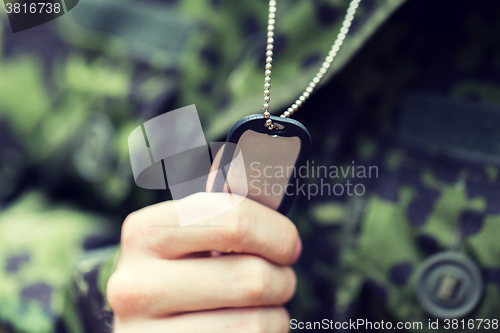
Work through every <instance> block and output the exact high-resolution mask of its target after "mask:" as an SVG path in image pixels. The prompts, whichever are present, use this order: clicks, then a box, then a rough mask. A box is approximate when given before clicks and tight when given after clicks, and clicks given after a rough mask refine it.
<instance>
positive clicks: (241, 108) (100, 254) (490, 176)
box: [0, 0, 500, 333]
mask: <svg viewBox="0 0 500 333" xmlns="http://www.w3.org/2000/svg"><path fill="white" fill-rule="evenodd" d="M403 2H404V1H402V0H362V2H361V5H360V8H359V10H358V13H357V15H356V18H355V20H354V23H353V26H352V28H351V31H350V34H349V36H348V38H347V40H346V42H345V45H344V46H343V47H342V49H341V51H340V52H339V55H338V58H337V59H336V60H335V61H334V63H333V64H332V67H331V69H330V72H329V74H328V79H327V80H325V81H324V84H323V85H322V87H321V89H319V91H318V92H316V93H315V94H314V96H313V97H311V98H310V100H309V101H308V102H307V103H306V104H305V105H304V106H303V107H302V108H301V110H300V112H298V113H297V114H296V115H297V116H296V117H295V118H296V119H297V120H299V121H301V122H302V123H303V124H304V125H306V127H307V128H308V129H309V130H310V132H311V134H312V137H313V150H312V154H311V156H310V160H314V161H315V163H316V164H317V165H339V166H340V165H351V164H352V163H353V162H352V161H354V163H355V164H356V165H365V166H370V165H375V166H377V167H378V170H379V173H378V178H371V179H362V180H358V179H356V180H354V181H355V182H363V184H364V185H365V186H366V188H367V189H368V191H367V193H366V194H365V195H363V196H361V197H356V196H353V197H349V196H341V197H338V196H317V197H315V198H313V200H306V198H303V197H299V198H297V199H296V201H295V204H294V207H293V209H292V211H291V212H290V214H289V216H290V218H291V219H292V220H293V221H294V222H295V223H296V224H297V226H298V228H299V231H300V234H301V237H302V240H303V244H304V251H303V255H302V257H301V259H300V260H299V262H298V263H297V264H296V265H295V268H296V270H297V274H298V278H299V284H298V290H297V294H296V296H295V298H294V299H293V300H292V302H291V303H290V304H289V309H290V313H291V317H292V318H297V319H299V320H301V321H306V320H308V321H312V320H322V319H323V318H330V319H335V320H348V319H349V318H365V319H370V320H373V321H375V320H382V319H383V320H391V321H394V322H396V321H422V322H424V323H427V320H428V318H431V317H430V316H429V315H428V314H426V313H425V312H424V310H423V309H422V308H421V307H420V305H419V304H418V302H417V301H416V297H415V285H416V278H417V271H418V267H419V266H420V265H421V263H422V262H423V261H424V260H425V259H426V258H428V257H430V256H431V255H432V254H435V253H438V252H440V251H446V250H449V249H455V250H460V251H462V252H463V253H466V254H467V255H468V256H469V257H470V258H472V259H473V260H474V261H475V262H476V263H477V264H478V265H479V266H480V268H481V272H482V275H483V277H484V280H485V290H484V295H483V298H482V300H481V303H480V305H479V306H478V307H477V308H476V309H475V310H474V311H473V312H472V313H470V314H469V315H468V316H467V317H466V319H468V318H483V319H484V318H499V317H500V314H499V309H500V298H499V296H500V294H499V292H500V290H499V287H500V285H499V284H500V245H499V242H498V234H499V231H500V230H499V226H498V225H499V223H500V200H499V198H500V197H499V196H498V194H499V193H498V192H499V189H500V187H499V175H498V156H500V152H498V151H497V150H496V148H495V147H496V146H495V142H496V141H495V140H494V139H495V129H496V127H495V126H493V125H495V124H496V122H497V118H498V114H499V112H500V108H499V107H500V105H499V104H500V75H499V74H500V44H499V42H498V35H499V33H500V4H498V3H497V2H495V1H493V0H491V1H486V0H479V1H474V2H472V1H460V2H458V1H452V0H443V1H439V2H436V1H430V0H420V1H417V0H408V1H406V2H405V3H404V4H403ZM347 5H348V1H345V0H342V1H340V0H328V1H321V0H314V1H307V0H302V1H300V0H282V1H278V12H277V24H276V36H275V50H274V51H275V53H274V54H275V63H274V66H273V82H272V84H273V89H272V95H271V99H272V107H273V108H274V109H272V111H273V113H276V114H278V113H279V112H280V111H282V110H283V109H284V108H286V107H287V106H288V104H290V103H291V102H292V101H293V100H294V99H295V98H296V96H298V94H299V93H300V92H302V90H303V89H304V87H305V86H306V84H307V83H308V82H309V80H310V79H311V77H312V76H313V75H314V73H315V72H316V71H317V69H318V66H319V65H320V64H321V61H322V58H323V57H324V56H325V55H326V53H327V51H328V49H329V48H330V47H331V43H332V42H333V40H334V38H335V36H336V35H337V33H338V30H339V28H340V23H341V21H342V18H343V16H344V14H345V9H346V8H347ZM266 11H267V2H266V1H261V0H259V1H234V0H233V1H231V0H226V1H223V0H211V1H201V0H185V1H175V0H169V1H153V0H150V1H141V2H139V1H107V2H101V1H97V0H86V1H81V2H80V3H79V4H78V5H77V6H76V7H75V8H74V9H73V10H72V11H71V12H70V13H68V14H66V15H64V16H63V17H61V18H59V19H57V20H55V21H53V22H50V23H48V24H45V25H42V26H39V27H36V28H33V29H30V30H26V31H24V32H19V33H16V34H13V33H12V31H11V30H10V27H9V25H8V21H7V17H6V14H5V12H4V11H3V9H2V10H0V29H1V30H0V332H2V333H3V332H106V331H110V327H111V323H112V313H111V312H110V311H109V307H107V306H106V301H105V296H104V295H105V285H106V281H107V278H108V277H109V275H110V274H111V272H112V271H113V265H114V262H115V260H116V258H117V254H118V251H119V247H118V245H117V243H118V240H119V233H120V224H121V222H122V221H123V219H124V218H125V216H126V215H127V214H128V213H130V212H132V211H134V210H136V209H138V208H141V207H143V206H145V205H149V204H152V203H155V202H158V201H161V200H167V199H168V197H169V195H168V191H167V192H165V191H163V192H162V191H150V190H143V189H140V188H138V187H136V186H135V184H134V182H133V177H132V174H131V168H130V161H129V156H128V147H127V137H128V135H129V133H130V132H131V131H132V130H133V129H134V128H135V127H137V126H138V125H140V124H141V123H143V122H144V121H146V120H148V119H151V118H153V117H154V116H157V115H159V114H162V113H164V112H166V111H169V110H173V109H175V108H178V107H182V106H185V105H189V104H196V106H197V109H198V112H199V113H200V115H201V117H202V122H203V125H204V130H205V133H206V139H207V141H215V140H220V139H223V138H224V137H225V133H227V131H228V129H229V128H230V126H231V125H232V124H233V123H234V122H235V121H236V120H238V119H239V118H241V117H242V116H245V115H248V114H251V113H257V112H260V106H261V103H262V102H261V100H262V84H263V68H264V65H263V64H264V53H265V52H264V50H265V24H266V17H267V14H266ZM485 107H486V108H488V109H487V110H484V109H483V108H485ZM458 109H460V110H462V109H463V110H464V111H463V112H462V113H460V114H459V115H461V117H458V116H457V117H453V116H452V117H450V114H451V115H453V114H454V112H455V111H456V110H458ZM426 110H435V111H433V112H426ZM470 113H474V114H475V115H476V116H474V117H475V118H474V117H473V119H479V120H477V121H476V122H469V123H468V126H465V125H464V122H465V123H466V125H467V119H468V118H467V117H465V116H464V115H469V114H470ZM420 114H422V115H425V117H423V116H419V115H420ZM415 115H417V116H415ZM477 115H479V116H477ZM462 116H463V117H462ZM464 117H465V118H464ZM471 117H472V116H471ZM455 118H456V119H455ZM481 119H482V120H481ZM426 121H427V122H428V123H425V122H426ZM429 123H430V124H445V125H447V124H448V123H449V124H450V125H449V127H450V128H451V129H452V130H450V131H449V132H450V133H451V134H450V133H447V132H444V131H443V133H442V134H440V135H435V136H430V135H429V133H427V132H425V131H424V132H419V131H418V128H420V127H424V128H425V127H426V124H429ZM488 124H489V125H490V127H491V126H493V127H492V128H490V127H488V126H486V125H488ZM480 125H481V126H480ZM419 126H420V127H419ZM460 126H462V127H463V128H465V130H466V132H465V134H464V133H458V131H456V130H453V129H457V128H461V127H460ZM464 126H465V127H464ZM485 126H486V127H485ZM445 127H446V126H445ZM484 128H489V131H485V130H484ZM438 134H439V133H438ZM464 140H465V141H464ZM497 153H498V154H497ZM346 180H347V179H343V180H338V179H337V180H335V181H340V182H342V181H346ZM307 181H308V182H318V181H319V179H314V178H312V179H308V180H307ZM457 240H458V241H457ZM424 327H425V326H424Z"/></svg>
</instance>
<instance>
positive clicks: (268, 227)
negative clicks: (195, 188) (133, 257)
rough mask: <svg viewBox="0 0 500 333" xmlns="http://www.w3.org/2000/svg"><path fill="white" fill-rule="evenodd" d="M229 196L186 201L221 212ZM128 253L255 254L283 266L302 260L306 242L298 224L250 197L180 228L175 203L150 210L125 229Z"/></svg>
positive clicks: (131, 220) (127, 223)
mask: <svg viewBox="0 0 500 333" xmlns="http://www.w3.org/2000/svg"><path fill="white" fill-rule="evenodd" d="M225 195H227V194H224V193H197V194H194V195H191V196H189V197H186V198H184V199H182V200H181V201H183V204H184V205H186V206H187V207H193V208H192V209H197V210H202V211H205V210H211V209H216V211H220V210H218V208H217V207H218V205H220V199H221V198H220V196H225ZM122 247H123V251H126V250H127V249H128V248H135V249H140V250H146V251H149V252H150V253H152V254H153V255H155V256H157V257H160V258H163V259H177V258H182V257H185V256H187V255H189V254H190V253H193V252H205V251H211V250H214V251H219V252H224V253H230V252H235V253H249V254H255V255H258V256H261V257H263V258H266V259H268V260H270V261H272V262H274V263H276V264H279V265H288V264H290V263H293V262H294V261H296V260H297V259H298V256H299V254H300V249H301V245H300V239H299V234H298V232H297V228H296V227H295V225H294V224H293V223H292V222H291V221H290V220H289V219H288V218H287V217H285V216H283V215H282V214H280V213H278V212H276V211H274V210H272V209H270V208H268V207H266V206H264V205H262V204H259V203H257V202H255V201H253V200H250V199H246V198H244V199H243V201H242V202H241V203H240V204H238V205H236V206H235V207H233V208H232V209H230V210H228V211H226V212H224V213H222V214H219V215H217V216H216V217H213V218H211V219H208V220H207V221H204V222H202V224H198V225H194V226H192V227H184V228H181V227H179V223H178V221H177V216H176V213H175V207H174V204H173V203H172V202H164V203H160V204H157V205H153V206H149V207H146V208H144V209H142V210H140V211H138V212H135V213H133V214H132V215H130V216H129V217H128V218H127V220H126V221H125V223H124V226H123V230H122Z"/></svg>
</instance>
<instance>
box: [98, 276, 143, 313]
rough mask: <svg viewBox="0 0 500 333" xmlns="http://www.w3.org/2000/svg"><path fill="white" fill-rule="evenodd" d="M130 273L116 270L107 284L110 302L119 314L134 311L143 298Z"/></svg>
mask: <svg viewBox="0 0 500 333" xmlns="http://www.w3.org/2000/svg"><path fill="white" fill-rule="evenodd" d="M128 275H129V274H123V273H122V272H121V270H118V271H115V272H114V273H113V274H112V275H111V277H110V278H109V280H108V283H107V285H106V296H107V299H108V303H109V305H110V307H111V309H112V310H113V312H114V313H115V314H117V315H118V316H122V315H126V314H129V313H133V312H134V311H135V310H134V309H136V308H137V306H138V305H139V302H140V300H141V299H142V297H141V295H140V293H139V289H138V288H137V284H136V283H134V282H133V281H131V279H130V278H129V277H128ZM139 306H140V305H139Z"/></svg>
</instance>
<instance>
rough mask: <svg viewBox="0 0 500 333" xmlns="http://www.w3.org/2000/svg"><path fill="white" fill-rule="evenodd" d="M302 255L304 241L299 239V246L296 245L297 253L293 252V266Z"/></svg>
mask: <svg viewBox="0 0 500 333" xmlns="http://www.w3.org/2000/svg"><path fill="white" fill-rule="evenodd" d="M301 253H302V241H301V240H300V238H299V240H298V242H297V245H295V251H294V252H293V257H292V264H295V263H296V262H297V260H299V257H300V254H301Z"/></svg>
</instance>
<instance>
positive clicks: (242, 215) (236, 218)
mask: <svg viewBox="0 0 500 333" xmlns="http://www.w3.org/2000/svg"><path fill="white" fill-rule="evenodd" d="M241 206H243V205H242V204H239V205H237V206H235V207H233V208H232V209H231V210H230V211H228V212H227V213H226V214H225V221H224V227H223V228H214V229H213V230H214V231H215V232H216V236H215V237H216V238H217V239H216V241H217V242H219V244H221V246H222V249H223V250H224V252H227V253H229V252H236V253H241V252H242V246H241V243H242V241H243V239H244V238H245V235H246V233H247V231H248V223H247V221H248V220H247V212H246V209H245V208H244V207H241Z"/></svg>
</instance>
